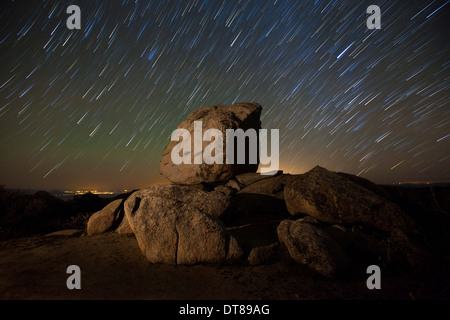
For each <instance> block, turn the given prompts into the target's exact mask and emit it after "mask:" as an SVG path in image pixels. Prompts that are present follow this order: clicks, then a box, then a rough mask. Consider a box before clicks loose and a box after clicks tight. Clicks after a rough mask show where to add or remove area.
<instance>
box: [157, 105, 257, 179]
mask: <svg viewBox="0 0 450 320" xmlns="http://www.w3.org/2000/svg"><path fill="white" fill-rule="evenodd" d="M261 110H262V107H261V106H260V105H259V104H257V103H236V104H233V105H231V106H229V107H227V106H225V105H218V106H209V107H203V108H200V109H197V110H195V111H194V112H192V113H191V114H190V115H189V116H188V117H187V118H186V119H185V120H184V121H182V122H181V123H180V124H179V125H178V127H177V128H178V129H186V130H188V131H189V133H190V135H191V154H190V155H191V164H184V163H182V164H178V165H177V164H174V163H173V161H172V158H171V153H172V150H173V148H174V147H175V146H176V145H178V144H179V142H178V141H171V142H169V144H168V145H167V147H166V148H165V150H164V153H163V156H162V159H161V162H160V172H161V174H162V175H164V176H165V177H167V178H168V179H169V180H170V181H172V182H174V183H178V184H197V183H201V182H206V183H213V182H220V181H227V180H229V179H231V178H232V177H234V176H236V175H238V174H241V173H246V172H256V170H257V169H258V163H257V164H249V163H248V161H246V164H236V161H235V164H227V163H226V161H225V160H226V148H225V146H226V143H227V141H226V130H227V129H243V130H244V131H246V130H248V129H255V130H256V131H257V133H258V130H259V129H260V128H261V121H260V115H261ZM195 121H201V122H202V132H205V131H206V130H208V129H218V130H220V131H221V132H222V136H223V146H224V148H223V164H206V163H205V162H203V161H202V163H201V164H194V162H193V153H194V122H195ZM199 139H200V140H202V137H200V138H199ZM209 144H211V142H209V141H208V142H204V141H203V142H202V152H203V150H204V148H205V147H206V146H208V145H209ZM246 154H248V147H247V150H246ZM258 162H259V161H258Z"/></svg>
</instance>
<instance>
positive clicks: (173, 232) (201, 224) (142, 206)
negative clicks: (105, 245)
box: [124, 185, 242, 265]
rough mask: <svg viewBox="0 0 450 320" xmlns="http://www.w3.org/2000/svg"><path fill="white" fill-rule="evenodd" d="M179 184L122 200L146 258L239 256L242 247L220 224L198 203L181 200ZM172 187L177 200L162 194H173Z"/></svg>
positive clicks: (184, 260)
mask: <svg viewBox="0 0 450 320" xmlns="http://www.w3.org/2000/svg"><path fill="white" fill-rule="evenodd" d="M180 187H181V186H171V185H169V186H156V187H153V188H148V189H144V190H141V191H138V192H135V193H134V194H132V195H131V196H130V197H129V198H128V199H127V200H126V202H125V206H124V207H125V215H126V217H127V219H128V221H129V223H130V225H131V228H132V229H133V231H134V234H135V236H136V239H137V240H138V243H139V247H140V248H141V251H142V253H143V254H144V255H145V256H146V258H147V259H148V260H149V261H150V262H152V263H165V264H174V265H177V264H187V265H190V264H196V263H221V262H224V261H232V260H236V259H239V258H240V257H241V256H242V249H241V248H240V246H239V244H238V243H237V241H236V240H235V239H234V238H233V237H232V236H230V235H229V234H228V233H227V231H226V229H225V226H224V225H223V223H222V222H220V221H219V220H218V219H217V218H216V217H214V215H210V214H208V213H206V212H204V211H202V210H201V209H200V208H199V207H200V205H199V203H196V202H195V201H189V200H192V199H183V195H185V193H183V191H180V190H181V188H180ZM174 188H178V191H180V193H179V194H178V195H179V196H180V198H179V199H178V200H176V199H173V198H170V197H166V196H165V194H168V195H173V194H174V193H173V191H174V190H173V189H174ZM190 190H191V189H190ZM165 191H166V193H165ZM182 200H184V201H182ZM206 208H208V207H206Z"/></svg>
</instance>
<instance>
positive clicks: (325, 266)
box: [277, 220, 349, 277]
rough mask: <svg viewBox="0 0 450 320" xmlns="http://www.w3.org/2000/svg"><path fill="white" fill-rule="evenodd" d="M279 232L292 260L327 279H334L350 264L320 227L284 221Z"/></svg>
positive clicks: (279, 236) (340, 249)
mask: <svg viewBox="0 0 450 320" xmlns="http://www.w3.org/2000/svg"><path fill="white" fill-rule="evenodd" d="M277 232H278V238H279V240H280V242H281V243H282V244H283V245H284V246H285V247H286V248H287V250H288V251H289V254H290V256H291V257H292V259H294V260H295V261H297V262H299V263H301V264H305V265H307V266H309V267H311V268H312V269H315V270H316V271H317V272H319V273H321V274H323V275H325V276H327V277H334V276H335V275H336V273H338V272H339V271H342V270H343V269H345V268H346V267H347V266H348V264H349V261H348V257H347V255H346V254H345V253H344V251H343V250H342V248H341V247H340V246H339V244H338V243H337V242H336V241H335V240H334V239H333V238H331V237H330V236H329V235H328V234H327V233H326V232H325V231H324V230H322V229H321V228H320V227H318V226H315V225H313V224H310V223H305V222H302V221H292V220H283V221H282V222H281V223H280V225H279V226H278V228H277Z"/></svg>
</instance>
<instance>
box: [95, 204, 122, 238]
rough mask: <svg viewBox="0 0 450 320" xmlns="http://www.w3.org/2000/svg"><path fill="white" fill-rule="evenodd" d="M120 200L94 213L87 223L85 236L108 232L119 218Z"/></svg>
mask: <svg viewBox="0 0 450 320" xmlns="http://www.w3.org/2000/svg"><path fill="white" fill-rule="evenodd" d="M122 201H123V200H122V199H119V200H115V201H113V202H111V203H110V204H108V205H107V206H106V207H104V208H103V209H102V210H100V211H97V212H96V213H94V214H93V215H92V216H91V217H90V218H89V221H88V223H87V235H88V236H93V235H97V234H101V233H105V232H107V231H110V230H111V228H112V227H113V226H114V224H115V223H116V221H117V218H118V216H119V211H120V206H121V204H122Z"/></svg>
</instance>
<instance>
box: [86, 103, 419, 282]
mask: <svg viewBox="0 0 450 320" xmlns="http://www.w3.org/2000/svg"><path fill="white" fill-rule="evenodd" d="M260 113H261V106H260V105H258V104H254V103H250V104H245V103H240V104H235V105H232V106H230V107H225V106H213V107H206V108H202V109H199V110H197V111H195V112H193V113H192V114H191V115H189V116H188V118H187V119H186V120H185V121H183V122H182V123H181V124H180V126H179V127H183V128H186V129H188V130H191V129H192V122H193V121H194V120H196V119H203V123H204V124H206V125H207V126H211V127H214V128H220V129H221V130H225V129H227V128H229V127H231V128H243V129H246V128H249V127H252V128H259V127H260V120H259V116H260ZM170 149H171V143H169V145H168V146H167V148H166V150H165V151H164V154H163V157H162V160H161V167H160V168H161V173H163V174H164V175H166V177H168V178H169V179H170V180H171V181H172V182H175V183H176V184H168V185H157V186H153V187H149V188H146V189H142V190H138V191H135V192H133V193H132V194H131V195H130V196H129V197H128V198H127V199H123V200H117V201H114V202H112V203H110V204H109V205H108V206H107V207H105V208H104V209H103V210H101V211H99V212H97V213H95V214H94V215H93V216H92V217H91V218H90V220H89V222H88V226H87V233H88V235H96V234H99V233H102V232H106V231H111V230H116V232H119V233H122V234H131V233H132V234H134V235H135V236H136V239H137V241H138V243H139V247H140V249H141V251H142V253H143V254H144V255H145V257H146V258H147V259H148V261H150V262H151V263H164V264H174V265H176V264H186V265H192V264H197V263H224V262H229V263H231V262H233V263H244V262H245V261H247V263H250V264H264V263H270V262H273V261H277V259H280V258H281V257H284V256H287V257H289V259H292V260H293V261H295V262H297V263H300V264H303V265H306V266H308V267H310V268H312V269H314V270H316V271H317V272H318V273H320V274H322V275H325V276H329V277H333V276H335V275H336V274H337V273H339V272H341V271H345V270H346V269H347V268H348V267H349V265H354V264H355V263H356V264H357V263H369V264H376V263H377V262H378V261H379V260H380V258H382V257H383V255H385V254H386V250H387V249H386V243H387V242H389V241H390V242H391V243H392V242H393V243H397V244H398V246H399V247H401V248H400V249H401V250H399V252H402V254H403V255H404V256H405V257H406V258H407V259H408V261H409V262H410V263H411V264H414V263H415V262H416V261H420V257H421V254H422V253H423V252H424V250H422V249H421V247H420V245H419V244H417V243H416V242H415V241H414V240H413V237H411V234H414V233H417V231H416V229H415V226H414V224H413V222H412V220H411V218H410V217H409V216H407V215H406V214H405V213H404V212H403V211H402V210H401V209H400V207H399V206H397V205H396V204H394V203H392V202H391V201H389V200H388V199H387V198H386V196H385V194H384V190H383V189H382V188H381V187H378V186H377V185H375V184H373V183H371V182H370V181H368V180H365V179H362V178H359V177H356V176H353V175H349V174H344V173H336V172H332V171H329V170H327V169H324V168H321V167H315V168H313V169H312V170H310V171H309V172H307V173H305V174H298V175H290V174H283V173H282V172H281V171H280V172H278V173H277V174H276V175H274V176H264V175H260V174H258V173H256V172H255V171H256V168H255V167H254V166H245V165H212V166H209V165H186V166H182V167H178V166H175V165H173V164H171V163H170V161H169V158H168V154H170ZM396 241H397V242H396Z"/></svg>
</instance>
